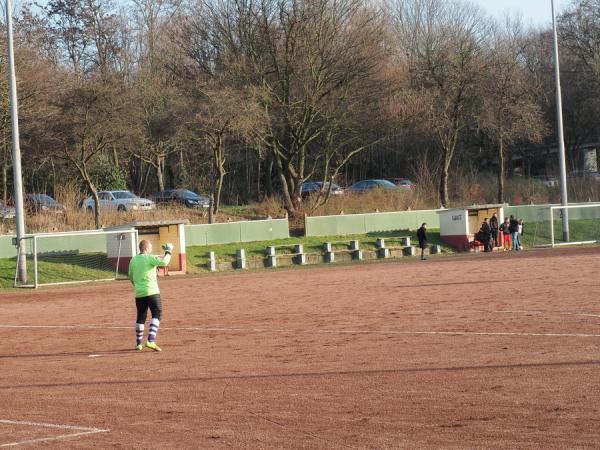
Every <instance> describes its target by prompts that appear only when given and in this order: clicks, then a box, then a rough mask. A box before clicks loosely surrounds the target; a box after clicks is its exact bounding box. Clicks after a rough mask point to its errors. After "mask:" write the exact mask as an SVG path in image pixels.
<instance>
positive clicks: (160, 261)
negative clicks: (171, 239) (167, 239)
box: [153, 244, 173, 267]
mask: <svg viewBox="0 0 600 450" xmlns="http://www.w3.org/2000/svg"><path fill="white" fill-rule="evenodd" d="M162 248H163V250H164V251H165V256H163V257H162V258H159V257H158V256H155V257H154V259H153V262H154V265H156V266H157V267H165V266H168V265H169V263H170V262H171V252H172V251H173V244H165V245H163V246H162Z"/></svg>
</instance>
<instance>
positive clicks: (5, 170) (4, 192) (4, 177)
mask: <svg viewBox="0 0 600 450" xmlns="http://www.w3.org/2000/svg"><path fill="white" fill-rule="evenodd" d="M8 165H9V164H8V161H7V160H6V158H4V161H3V162H2V200H3V201H4V204H5V205H6V202H7V201H8Z"/></svg>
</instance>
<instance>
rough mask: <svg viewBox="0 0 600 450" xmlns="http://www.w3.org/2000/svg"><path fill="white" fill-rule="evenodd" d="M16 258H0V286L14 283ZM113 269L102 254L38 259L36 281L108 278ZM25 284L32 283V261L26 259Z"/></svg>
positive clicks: (113, 273) (110, 276)
mask: <svg viewBox="0 0 600 450" xmlns="http://www.w3.org/2000/svg"><path fill="white" fill-rule="evenodd" d="M16 264H17V261H16V258H11V259H0V288H11V287H13V285H14V279H15V270H16ZM114 276H115V269H114V268H113V267H112V266H111V265H110V263H109V262H108V261H107V259H106V255H104V254H100V253H97V254H85V255H76V256H75V255H73V256H69V255H67V256H63V257H56V256H53V257H40V258H39V259H38V283H40V284H43V283H56V282H69V281H88V280H102V279H110V278H112V277H114ZM27 278H28V280H27V284H33V261H32V260H30V259H28V260H27Z"/></svg>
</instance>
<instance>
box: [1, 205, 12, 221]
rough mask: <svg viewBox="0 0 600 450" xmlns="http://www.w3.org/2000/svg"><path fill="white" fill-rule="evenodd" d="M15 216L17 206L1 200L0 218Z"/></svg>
mask: <svg viewBox="0 0 600 450" xmlns="http://www.w3.org/2000/svg"><path fill="white" fill-rule="evenodd" d="M14 218H15V208H13V207H12V206H7V205H5V204H4V203H3V202H1V201H0V219H14Z"/></svg>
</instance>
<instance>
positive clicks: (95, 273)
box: [14, 229, 137, 287]
mask: <svg viewBox="0 0 600 450" xmlns="http://www.w3.org/2000/svg"><path fill="white" fill-rule="evenodd" d="M21 245H22V247H21V251H17V259H16V262H17V265H16V270H15V283H14V284H15V287H38V286H46V285H52V284H69V283H82V282H91V281H105V280H115V279H120V278H123V279H124V278H127V268H128V265H129V260H130V259H131V258H132V257H133V256H134V255H135V254H136V247H137V231H136V230H135V229H126V230H119V231H84V232H73V233H40V234H31V235H26V236H24V237H23V238H22V242H21Z"/></svg>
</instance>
